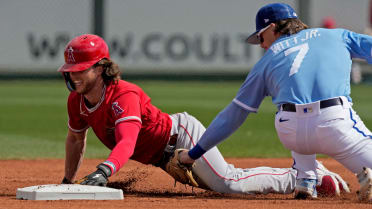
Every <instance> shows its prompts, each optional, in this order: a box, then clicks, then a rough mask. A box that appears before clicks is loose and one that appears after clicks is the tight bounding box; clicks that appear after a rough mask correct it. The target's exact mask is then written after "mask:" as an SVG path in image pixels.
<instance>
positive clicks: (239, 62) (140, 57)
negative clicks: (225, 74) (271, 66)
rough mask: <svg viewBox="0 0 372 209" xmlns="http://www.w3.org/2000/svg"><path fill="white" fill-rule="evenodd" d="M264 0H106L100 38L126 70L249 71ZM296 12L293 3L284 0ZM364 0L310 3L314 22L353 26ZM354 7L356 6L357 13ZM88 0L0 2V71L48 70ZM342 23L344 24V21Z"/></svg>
mask: <svg viewBox="0 0 372 209" xmlns="http://www.w3.org/2000/svg"><path fill="white" fill-rule="evenodd" d="M269 2H275V1H268V0H265V1H262V0H232V1H227V0H187V1H185V0H106V1H105V6H106V8H105V27H104V28H105V40H106V41H107V42H108V44H109V46H110V48H111V55H112V58H113V59H114V60H115V61H116V62H117V63H118V64H119V65H120V66H121V67H122V68H124V69H126V70H127V72H130V71H131V70H132V71H140V70H145V71H151V72H165V71H173V72H179V71H184V70H187V72H189V71H190V69H191V70H196V71H198V72H206V71H210V70H212V71H219V70H225V69H227V70H229V71H231V72H246V71H247V69H249V68H250V67H252V66H253V65H254V64H255V63H256V62H257V61H258V59H259V57H260V56H261V55H262V52H263V51H262V50H261V49H260V48H259V47H258V46H251V45H247V44H244V43H243V39H244V38H245V37H246V36H247V35H249V34H250V33H251V32H253V31H254V30H255V16H256V12H257V11H258V9H259V8H260V7H261V6H263V5H265V4H267V3H269ZM281 2H287V3H289V4H290V5H292V6H293V7H294V8H295V9H296V10H297V1H293V0H285V1H281ZM368 2H369V1H368V0H358V1H357V3H355V1H349V0H326V1H321V0H313V1H312V2H311V4H310V5H311V8H309V10H310V13H311V14H312V15H311V23H310V25H311V26H319V25H318V24H317V23H318V22H319V21H320V20H321V18H322V17H323V16H324V15H325V14H327V15H334V16H335V17H336V21H338V22H339V24H340V25H341V26H344V27H346V28H351V29H354V30H356V31H359V30H361V29H360V28H363V27H364V26H365V25H366V22H367V21H368V18H367V16H368V15H367V14H368ZM351 11H358V12H357V13H355V12H351ZM92 12H93V10H92V0H78V1H77V0H32V1H30V0H9V1H2V2H1V4H0V19H1V21H0V28H1V33H0V72H6V71H11V72H15V71H28V72H36V71H49V72H55V70H56V69H57V68H58V67H59V66H60V65H61V64H62V63H63V62H64V61H63V50H64V47H65V45H66V44H67V42H68V41H69V40H70V39H71V38H73V37H74V36H76V35H79V34H82V33H91V32H92V14H93V13H92ZM341 23H343V24H341Z"/></svg>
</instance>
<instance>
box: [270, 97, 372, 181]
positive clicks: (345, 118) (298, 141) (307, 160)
mask: <svg viewBox="0 0 372 209" xmlns="http://www.w3.org/2000/svg"><path fill="white" fill-rule="evenodd" d="M341 99H342V101H343V105H336V106H331V107H328V108H323V109H320V103H319V102H314V103H309V104H303V105H296V112H287V111H279V112H278V114H277V115H276V118H275V127H276V130H277V133H278V136H279V138H280V141H281V142H282V143H283V144H284V146H285V147H286V148H288V149H290V150H292V156H293V158H294V160H295V165H294V167H295V168H297V169H298V178H316V173H315V166H316V163H315V158H316V156H315V154H317V153H319V154H326V155H329V156H331V157H332V158H334V159H335V160H337V161H338V162H340V163H341V164H342V165H344V166H345V167H346V168H348V169H349V170H350V171H352V172H353V173H359V172H361V171H362V167H363V166H366V167H370V168H371V167H372V134H371V132H370V131H369V130H368V129H367V127H366V126H365V125H364V123H363V122H362V121H361V119H360V118H359V116H358V115H357V114H356V113H355V111H354V110H353V109H352V107H351V105H352V104H351V103H349V102H348V100H347V99H346V97H341Z"/></svg>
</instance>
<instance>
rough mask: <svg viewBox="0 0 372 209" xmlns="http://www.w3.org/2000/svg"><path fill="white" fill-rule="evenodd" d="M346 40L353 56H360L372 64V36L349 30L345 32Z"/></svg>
mask: <svg viewBox="0 0 372 209" xmlns="http://www.w3.org/2000/svg"><path fill="white" fill-rule="evenodd" d="M344 41H345V43H346V46H347V48H348V50H349V51H350V54H351V57H352V58H360V59H364V60H366V61H367V62H368V63H369V64H372V37H371V36H368V35H364V34H359V33H355V32H352V31H349V30H345V32H344Z"/></svg>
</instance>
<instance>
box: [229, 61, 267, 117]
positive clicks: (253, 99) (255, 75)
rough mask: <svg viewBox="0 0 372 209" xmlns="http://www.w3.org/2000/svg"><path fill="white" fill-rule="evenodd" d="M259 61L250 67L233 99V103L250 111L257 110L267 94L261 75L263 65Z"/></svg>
mask: <svg viewBox="0 0 372 209" xmlns="http://www.w3.org/2000/svg"><path fill="white" fill-rule="evenodd" d="M262 60H264V59H261V61H262ZM261 61H260V62H258V63H257V64H256V65H255V66H254V67H253V68H252V70H251V72H250V73H249V74H248V76H247V78H246V80H245V81H244V83H243V84H242V86H241V87H240V89H239V91H238V93H237V95H236V97H235V98H234V100H233V102H234V103H235V104H237V105H239V106H240V107H241V108H243V109H245V110H248V111H250V112H257V110H258V107H259V106H260V104H261V102H262V100H263V99H264V98H265V96H267V95H268V94H267V91H266V87H265V78H264V76H263V75H262V73H263V72H264V70H262V68H264V66H265V65H264V64H263V62H261Z"/></svg>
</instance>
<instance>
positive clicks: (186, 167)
mask: <svg viewBox="0 0 372 209" xmlns="http://www.w3.org/2000/svg"><path fill="white" fill-rule="evenodd" d="M183 151H187V149H176V150H175V151H174V153H173V155H172V156H171V157H170V159H169V161H168V163H167V164H166V165H165V171H166V172H167V173H168V174H169V175H171V176H172V177H173V178H174V180H176V181H178V182H181V183H182V184H188V185H190V186H194V187H199V184H198V183H197V182H196V180H195V179H194V177H193V173H192V167H193V166H194V163H193V164H183V163H181V162H180V161H179V153H181V152H183Z"/></svg>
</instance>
